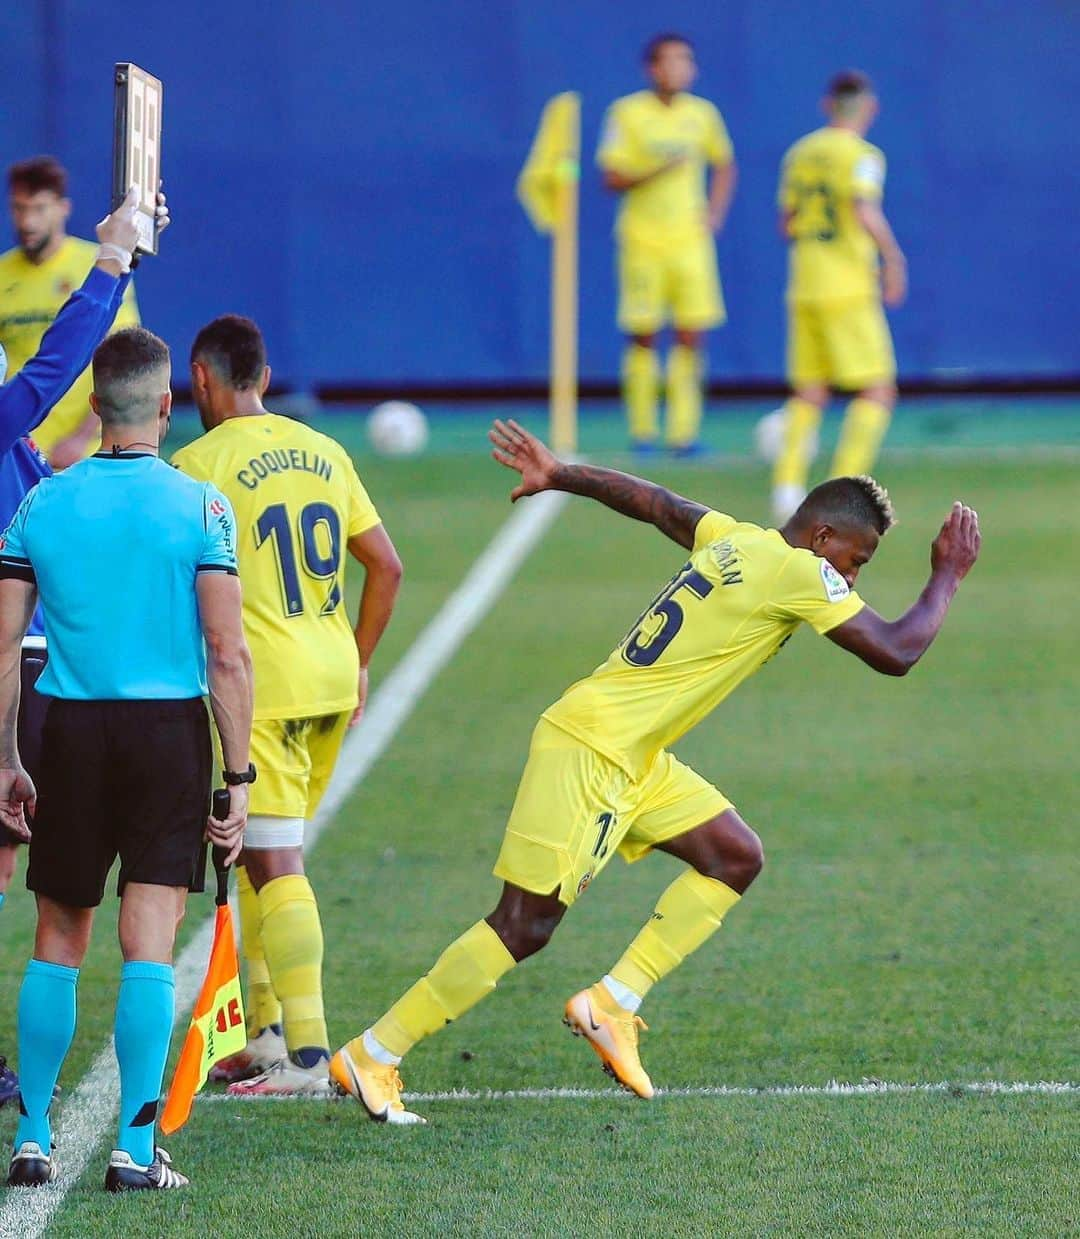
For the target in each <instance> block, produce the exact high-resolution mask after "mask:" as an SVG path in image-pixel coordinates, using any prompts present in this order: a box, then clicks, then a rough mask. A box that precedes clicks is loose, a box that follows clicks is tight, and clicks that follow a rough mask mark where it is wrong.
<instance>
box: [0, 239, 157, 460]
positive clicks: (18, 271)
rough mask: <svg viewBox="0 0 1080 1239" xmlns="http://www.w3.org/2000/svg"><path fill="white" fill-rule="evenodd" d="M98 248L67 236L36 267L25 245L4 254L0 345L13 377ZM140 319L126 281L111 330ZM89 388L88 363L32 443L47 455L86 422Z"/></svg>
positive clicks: (131, 288) (83, 276)
mask: <svg viewBox="0 0 1080 1239" xmlns="http://www.w3.org/2000/svg"><path fill="white" fill-rule="evenodd" d="M97 248H98V247H97V245H96V244H95V243H94V242H93V241H81V240H80V239H79V238H78V237H66V238H65V240H64V243H63V244H62V245H61V246H60V248H59V249H58V250H57V252H56V253H55V254H54V255H53V256H52V257H51V258H49V259H48V260H46V261H45V262H43V263H40V264H38V265H36V266H35V264H34V263H32V262H31V261H30V260H29V259H28V258H27V257H26V255H25V254H24V253H23V252H22V250H21V249H18V248H16V249H11V250H8V251H7V253H6V254H0V344H2V345H3V346H4V351H5V352H6V353H7V357H8V377H9V378H10V377H11V376H12V375H14V374H16V373H18V371H19V370H21V369H22V367H23V366H24V365H25V364H26V363H27V362H28V361H29V360H30V358H31V357H33V355H34V354H35V353H36V352H37V351H38V345H39V344H40V343H41V337H42V336H43V335H44V334H45V332H46V331H47V330H48V328H49V326H50V325H51V323H52V321H53V319H54V318H55V317H56V315H57V313H58V312H59V310H60V307H61V306H62V305H63V304H64V302H65V301H66V300H67V299H68V297H70V296H71V294H72V293H73V292H74V291H75V289H76V288H78V287H79V285H80V284H81V283H82V282H83V280H85V279H86V276H87V274H88V273H89V271H90V268H91V267H92V266H93V265H94V259H95V257H96V256H97ZM138 321H139V308H138V306H137V305H136V303H135V288H134V286H133V285H132V284H128V287H127V292H126V293H125V294H124V300H123V301H122V302H121V305H120V309H119V311H118V313H117V315H116V322H115V324H114V325H113V331H118V330H119V329H120V328H121V327H134V326H136V325H137V324H138ZM90 390H91V376H90V367H89V366H87V368H86V369H85V370H84V371H83V372H82V374H80V375H79V377H78V378H77V379H76V380H75V382H74V383H72V385H71V387H70V389H69V390H68V392H67V394H66V395H65V396H64V397H63V398H62V399H60V400H58V401H57V403H56V404H55V405H54V406H53V408H52V411H51V412H50V413H49V415H48V416H47V417H46V418H45V420H44V421H43V422H42V423H41V425H40V426H38V428H37V429H36V430H35V431H34V442H35V443H36V444H37V445H38V447H40V448H41V450H42V451H43V452H44V453H45V454H46V455H48V454H49V453H50V452H51V451H52V449H53V448H54V447H55V445H56V444H57V443H58V442H59V441H60V440H61V439H64V438H66V437H67V436H68V435H69V434H71V433H72V432H73V431H75V430H77V429H78V428H79V427H80V426H81V425H82V423H83V421H84V420H85V419H86V416H87V414H88V413H89V412H90ZM99 442H100V440H99V441H97V442H94V443H92V444H90V445H89V446H88V447H87V452H88V453H89V452H93V451H96V450H97V447H98V443H99Z"/></svg>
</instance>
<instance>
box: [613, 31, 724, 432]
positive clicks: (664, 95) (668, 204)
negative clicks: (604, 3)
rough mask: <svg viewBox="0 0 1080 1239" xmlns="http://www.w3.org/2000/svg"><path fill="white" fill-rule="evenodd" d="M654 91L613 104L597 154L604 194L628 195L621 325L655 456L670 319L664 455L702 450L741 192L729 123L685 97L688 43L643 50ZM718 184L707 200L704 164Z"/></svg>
mask: <svg viewBox="0 0 1080 1239" xmlns="http://www.w3.org/2000/svg"><path fill="white" fill-rule="evenodd" d="M644 60H645V68H646V72H647V73H648V76H649V79H650V82H651V87H650V89H649V90H641V91H638V92H637V93H636V94H633V95H627V96H626V97H625V98H622V99H616V100H615V102H614V103H613V104H612V105H611V107H610V108H609V109H608V113H607V116H606V118H605V120H604V128H603V136H602V137H601V139H600V149H599V152H598V154H597V162H598V163H599V165H600V167H601V169H602V171H603V177H604V184H605V185H606V186H607V188H608V189H610V190H612V191H613V192H615V193H617V194H621V195H622V199H623V200H622V205H621V206H620V209H619V219H618V224H617V227H616V235H617V250H618V272H619V311H618V320H619V328H620V330H622V331H623V332H624V333H625V334H626V336H627V337H628V339H627V344H626V349H625V352H624V353H623V364H622V374H623V399H624V402H625V405H626V414H627V419H628V422H629V429H630V439H631V445H632V447H633V448H634V449H635V450H636V451H638V452H641V453H645V454H647V453H650V452H653V451H655V450H656V449H657V446H658V441H659V435H660V427H659V417H658V412H657V407H658V402H659V391H660V361H659V357H658V354H657V347H656V337H657V334H658V332H659V331H660V330H661V328H662V327H663V326H664V325H665V324H666V323H667V322H668V321H670V322H671V323H672V325H673V326H674V329H675V341H674V344H673V345H672V348H671V352H670V353H669V354H668V362H667V424H666V429H665V436H666V442H667V446H668V447H669V448H670V449H671V450H672V451H673V452H674V453H675V454H676V455H677V456H686V455H693V454H695V453H696V452H697V451H699V450H700V444H699V439H698V436H699V433H700V429H701V403H702V395H701V391H702V372H703V367H702V346H703V342H704V335H705V332H706V331H708V330H709V329H710V328H712V327H718V326H719V325H720V324H721V323H723V322H724V319H725V312H724V302H723V297H722V295H721V292H720V277H719V274H718V272H717V266H716V244H715V242H714V239H713V235H714V233H718V232H720V231H721V230H722V229H723V227H724V222H725V220H726V219H727V215H728V209H729V207H730V206H731V198H732V195H733V193H734V191H735V154H734V151H733V149H732V145H731V139H730V138H729V137H728V132H727V129H726V128H725V126H724V121H723V117H722V116H721V115H720V113H719V112H718V111H717V109H716V108H715V107H714V106H713V104H712V103H710V102H709V101H708V100H707V99H699V98H698V97H697V96H695V95H691V94H688V93H687V92H688V91H689V89H690V86H691V85H692V84H693V81H694V78H695V77H696V76H697V66H696V64H695V63H694V49H693V46H692V44H691V43H690V41H689V39H686V38H684V37H683V36H682V35H678V34H660V35H657V36H656V37H655V38H653V39H650V40H649V43H648V45H647V46H646V48H645V53H644ZM706 165H709V166H711V167H712V169H713V172H712V185H711V187H710V189H709V194H708V197H706V194H705V167H706Z"/></svg>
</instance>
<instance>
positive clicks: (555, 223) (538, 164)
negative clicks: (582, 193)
mask: <svg viewBox="0 0 1080 1239" xmlns="http://www.w3.org/2000/svg"><path fill="white" fill-rule="evenodd" d="M580 166H581V96H580V95H578V94H577V93H576V92H575V91H564V92H563V93H562V94H560V95H556V96H555V97H554V98H553V99H550V100H549V101H548V102H547V104H546V105H545V107H544V111H543V113H542V114H541V117H540V126H539V128H538V129H537V131H536V137H535V138H534V139H533V144H532V148H531V149H530V151H529V157H528V159H527V160H526V162H525V167H524V168H523V169H522V171H521V175H520V176H519V177H518V184H517V192H518V198H519V199H520V200H521V204H522V205H523V206H524V208H525V210H526V212H527V213H528V215H529V218H530V219H531V220H532V222H533V224H534V225H535V227H536V228H537V229H539V230H540V231H541V232H550V233H551V239H552V246H551V375H550V393H551V395H550V406H551V430H550V435H551V445H552V447H553V448H554V449H555V450H556V451H557V452H574V451H576V450H577V399H578V375H577V361H578V183H579V180H580Z"/></svg>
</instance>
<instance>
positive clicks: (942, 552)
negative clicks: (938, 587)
mask: <svg viewBox="0 0 1080 1239" xmlns="http://www.w3.org/2000/svg"><path fill="white" fill-rule="evenodd" d="M981 543H982V535H981V534H980V532H979V514H978V513H977V512H976V511H975V509H974V508H969V507H968V506H967V505H966V504H963V503H961V502H960V501H959V500H957V501H956V502H955V503H954V504H953V506H952V511H951V512H950V513H949V515H948V516H947V517H946V518H945V523H944V525H942V526H941V532H940V533H939V534H938V536H937V537H936V538H935V539H934V544H933V546H932V547H931V548H930V567H931V568H932V569H933V570H934V571H935V572H938V571H947V572H953V573H955V574H956V578H957V580H962V579H963V578H964V577H965V576H966V575H967V574H968V571H969V570H970V568H971V565H972V564H973V563H974V562H975V560H976V559H978V557H979V547H980V545H981Z"/></svg>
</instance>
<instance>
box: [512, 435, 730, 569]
mask: <svg viewBox="0 0 1080 1239" xmlns="http://www.w3.org/2000/svg"><path fill="white" fill-rule="evenodd" d="M488 438H489V439H490V440H491V442H492V444H493V446H494V450H493V451H492V455H493V456H494V457H495V459H496V460H497V461H498V462H499V463H500V464H503V465H505V466H506V467H507V468H508V469H514V470H516V471H517V472H518V473H520V474H521V482H520V483H519V484H518V486H516V487H515V488H514V490H513V491H512V492H511V493H510V499H511V502H514V503H516V502H517V501H518V500H519V499H521V498H523V497H524V496H525V495H536V494H539V493H540V492H541V491H545V490H561V491H565V492H566V493H567V494H570V495H581V496H583V497H584V498H586V499H595V500H596V501H597V502H598V503H602V504H604V505H605V506H606V507H609V508H611V509H612V510H613V511H615V512H619V513H621V514H622V515H623V516H629V517H631V519H633V520H636V521H645V522H646V523H647V524H650V525H655V526H656V528H657V529H659V530H660V532H661V533H663V534H666V535H667V536H668V537H669V538H671V540H672V541H673V542H677V543H678V544H679V545H680V546H682V547H687V548H689V547H692V546H693V545H694V530H695V529H697V526H698V522H699V521H700V520H701V518H702V517H703V516H704V515H705V514H706V513H707V512H708V511H709V509H708V508H707V507H705V506H704V505H703V504H700V503H695V502H694V500H692V499H684V498H683V497H682V495H676V494H675V493H674V491H670V490H668V489H667V488H666V487H664V486H657V485H656V484H655V483H654V482H647V481H645V479H644V478H637V477H634V476H633V475H632V474H629V473H620V472H619V471H618V470H617V469H603V468H600V467H599V466H595V465H572V464H567V463H566V462H565V461H562V460H560V459H559V458H558V457H557V456H556V455H555V454H554V452H552V451H551V450H550V449H549V448H548V447H547V446H546V445H545V444H544V443H542V442H541V441H540V440H539V439H538V438H537V437H536V436H535V435H533V434H530V433H529V432H528V431H527V430H526V429H525V428H524V427H522V426H519V425H518V423H517V422H515V421H507V422H503V421H498V420H497V421H496V422H495V423H494V425H493V426H492V428H491V430H490V431H489V432H488Z"/></svg>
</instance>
